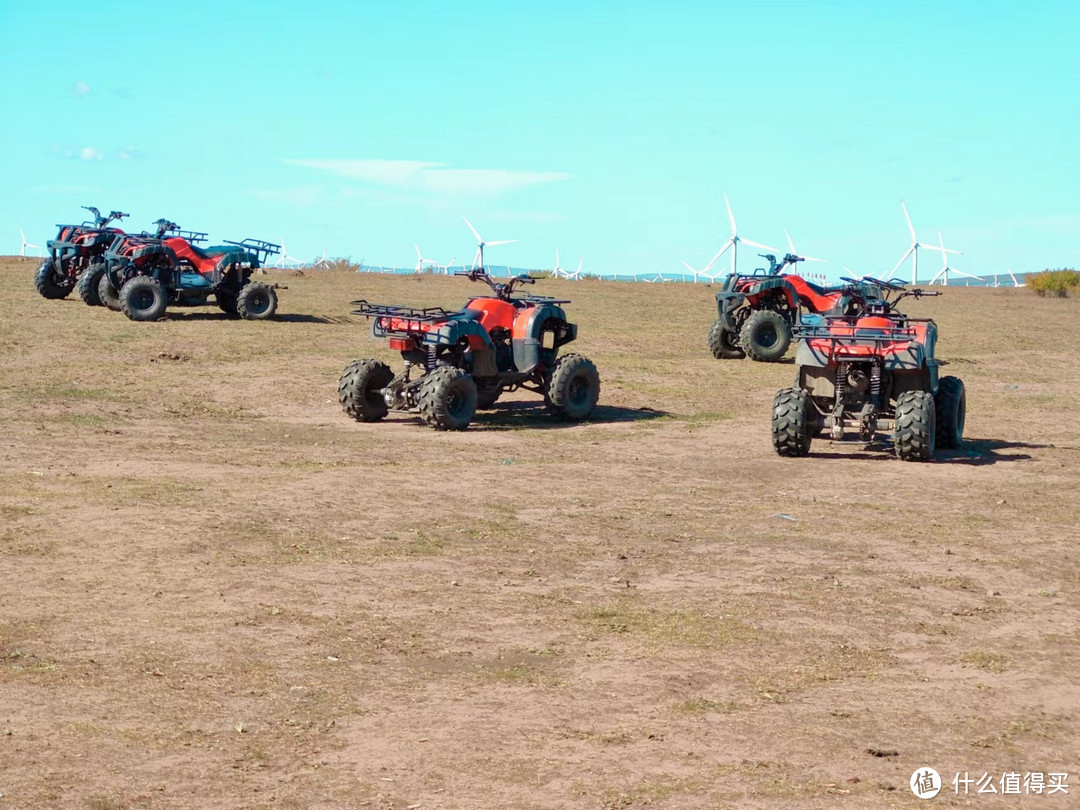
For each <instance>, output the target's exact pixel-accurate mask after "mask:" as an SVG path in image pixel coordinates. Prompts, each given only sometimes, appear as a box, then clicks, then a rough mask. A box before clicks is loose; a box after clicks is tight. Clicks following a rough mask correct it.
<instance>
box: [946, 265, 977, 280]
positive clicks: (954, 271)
mask: <svg viewBox="0 0 1080 810" xmlns="http://www.w3.org/2000/svg"><path fill="white" fill-rule="evenodd" d="M949 271H950V272H952V273H956V275H958V276H965V277H966V278H974V279H978V280H979V281H982V279H981V278H979V277H978V276H973V275H972V274H971V273H965V272H964V271H963V270H957V269H956V268H955V267H950V268H949Z"/></svg>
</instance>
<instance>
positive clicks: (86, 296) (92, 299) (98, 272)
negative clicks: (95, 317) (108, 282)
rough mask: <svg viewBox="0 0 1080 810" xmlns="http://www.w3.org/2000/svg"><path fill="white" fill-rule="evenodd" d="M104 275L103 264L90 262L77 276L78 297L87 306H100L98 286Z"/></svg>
mask: <svg viewBox="0 0 1080 810" xmlns="http://www.w3.org/2000/svg"><path fill="white" fill-rule="evenodd" d="M104 276H105V265H104V264H101V263H97V264H92V265H90V266H89V267H87V268H86V269H85V270H84V271H83V274H82V275H81V276H79V298H81V299H82V300H83V303H84V304H86V305H87V306H88V307H100V306H101V296H99V295H98V286H99V285H100V284H101V279H102V278H104Z"/></svg>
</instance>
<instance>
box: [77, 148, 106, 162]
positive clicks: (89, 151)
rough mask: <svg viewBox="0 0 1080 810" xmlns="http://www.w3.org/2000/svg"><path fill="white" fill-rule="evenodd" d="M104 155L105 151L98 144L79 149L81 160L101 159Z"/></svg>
mask: <svg viewBox="0 0 1080 810" xmlns="http://www.w3.org/2000/svg"><path fill="white" fill-rule="evenodd" d="M103 157H105V153H104V152H102V151H101V150H100V149H98V148H97V147H96V146H84V147H83V148H82V149H80V150H79V158H80V160H101V159H102V158H103Z"/></svg>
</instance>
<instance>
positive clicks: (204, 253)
mask: <svg viewBox="0 0 1080 810" xmlns="http://www.w3.org/2000/svg"><path fill="white" fill-rule="evenodd" d="M188 244H189V246H190V247H191V252H192V253H194V254H195V255H196V256H198V257H199V258H200V259H216V258H218V257H220V256H224V255H225V254H226V253H232V252H234V251H235V252H237V253H239V252H240V251H241V248H238V247H234V246H233V245H211V246H210V247H208V248H200V247H196V246H195V245H192V244H191V243H190V242H189V243H188Z"/></svg>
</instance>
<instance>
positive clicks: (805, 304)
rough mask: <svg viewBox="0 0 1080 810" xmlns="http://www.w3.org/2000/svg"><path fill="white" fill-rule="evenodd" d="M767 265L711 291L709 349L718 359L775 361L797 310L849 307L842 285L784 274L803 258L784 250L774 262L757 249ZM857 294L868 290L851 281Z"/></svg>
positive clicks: (867, 294) (843, 310) (733, 276)
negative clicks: (713, 313)
mask: <svg viewBox="0 0 1080 810" xmlns="http://www.w3.org/2000/svg"><path fill="white" fill-rule="evenodd" d="M762 258H763V259H766V260H768V262H769V269H768V270H767V271H766V270H765V269H764V268H761V269H759V270H757V271H756V272H755V273H754V275H749V276H746V275H738V274H735V273H732V274H731V275H729V276H728V277H727V278H726V279H725V280H724V286H723V289H722V290H721V291H720V292H718V293H717V294H716V306H717V310H718V313H719V317H718V318H717V319H716V322H715V323H713V325H712V328H711V329H709V349H710V351H712V353H713V357H715V358H717V359H718V360H724V359H731V358H737V357H743V356H744V355H745V356H748V357H749V358H750V359H751V360H760V361H764V362H776V361H778V360H781V359H783V357H784V355H785V354H786V353H787V350H788V346H790V345H791V332H792V329H793V327H794V326H795V323H796V322H797V320H798V317H799V314H800V313H801V312H811V313H824V312H836V313H838V314H841V313H849V312H850V308H849V307H850V298H849V297H848V296H847V295H846V293H845V290H847V288H848V286H847V285H845V286H840V287H820V286H818V285H817V284H811V283H810V282H809V281H807V280H806V279H804V278H802V277H801V276H796V275H791V274H788V273H784V272H783V271H784V268H785V267H789V266H790V267H794V266H795V264H796V263H797V262H801V261H803V258H802V257H801V256H796V255H795V254H793V253H789V254H787V255H786V256H784V258H783V259H782V260H781V261H780V262H777V261H776V257H775V256H772V255H765V254H762ZM857 286H858V287H859V293H860V294H861V295H862V296H863V297H870V296H872V295H873V294H874V290H873V289H871V288H864V286H865V285H862V284H857Z"/></svg>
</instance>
